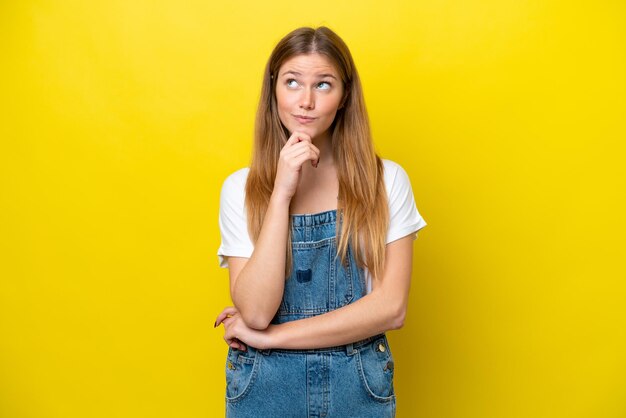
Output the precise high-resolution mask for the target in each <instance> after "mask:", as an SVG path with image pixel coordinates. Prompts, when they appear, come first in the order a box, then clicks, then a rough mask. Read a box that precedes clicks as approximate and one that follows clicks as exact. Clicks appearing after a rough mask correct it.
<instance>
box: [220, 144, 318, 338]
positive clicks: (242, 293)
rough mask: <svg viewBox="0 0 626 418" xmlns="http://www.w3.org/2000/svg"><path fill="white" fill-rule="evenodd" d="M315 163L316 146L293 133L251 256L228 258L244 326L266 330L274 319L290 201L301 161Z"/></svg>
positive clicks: (235, 300)
mask: <svg viewBox="0 0 626 418" xmlns="http://www.w3.org/2000/svg"><path fill="white" fill-rule="evenodd" d="M309 160H311V163H312V164H314V165H316V164H317V161H318V160H319V149H318V148H317V147H316V146H315V145H313V143H312V142H311V138H310V137H309V136H308V135H307V134H303V133H301V132H294V133H293V134H292V135H291V137H290V138H289V140H288V141H287V142H286V143H285V145H284V146H283V149H282V150H281V152H280V159H279V161H278V168H277V172H276V179H275V181H274V191H273V193H272V196H271V198H270V201H269V205H268V208H267V211H266V213H265V217H264V219H263V224H262V226H261V231H260V233H259V237H258V238H257V241H256V243H255V245H254V251H253V252H252V255H251V256H250V258H249V259H248V258H237V257H229V259H228V265H229V269H228V270H229V276H230V295H231V299H232V301H233V304H234V305H235V307H236V308H237V310H238V311H239V314H240V315H241V317H242V318H243V320H244V322H245V323H246V325H248V326H249V327H250V328H254V329H265V328H267V326H268V325H269V324H270V322H271V321H272V318H274V315H275V314H276V312H277V311H278V307H279V305H280V302H281V301H282V298H283V292H284V289H285V261H286V251H287V234H288V232H289V231H288V228H289V204H290V203H291V198H292V197H293V195H294V194H295V192H296V189H297V187H298V182H299V178H300V172H301V169H302V164H304V163H305V162H306V161H309Z"/></svg>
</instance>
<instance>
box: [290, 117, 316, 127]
mask: <svg viewBox="0 0 626 418" xmlns="http://www.w3.org/2000/svg"><path fill="white" fill-rule="evenodd" d="M293 117H294V118H295V119H296V120H297V121H298V122H299V123H300V124H302V125H306V124H307V123H311V122H313V121H314V120H315V119H317V118H303V117H300V116H295V115H293Z"/></svg>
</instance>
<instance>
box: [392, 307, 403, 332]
mask: <svg viewBox="0 0 626 418" xmlns="http://www.w3.org/2000/svg"><path fill="white" fill-rule="evenodd" d="M405 318H406V307H405V306H402V307H399V308H397V309H395V310H394V312H393V315H392V317H391V329H392V330H396V329H400V328H402V327H403V326H404V319H405Z"/></svg>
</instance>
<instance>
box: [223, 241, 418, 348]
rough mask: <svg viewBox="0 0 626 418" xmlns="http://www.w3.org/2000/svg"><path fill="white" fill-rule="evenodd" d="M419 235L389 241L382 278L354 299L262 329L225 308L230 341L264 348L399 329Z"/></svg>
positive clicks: (316, 344) (313, 344) (330, 342)
mask: <svg viewBox="0 0 626 418" xmlns="http://www.w3.org/2000/svg"><path fill="white" fill-rule="evenodd" d="M414 239H415V233H413V234H410V235H407V236H405V237H403V238H401V239H398V240H396V241H393V242H391V243H389V244H387V246H386V250H385V251H386V253H385V268H384V271H383V275H382V278H381V280H379V281H373V283H372V291H371V292H370V293H369V294H367V295H365V296H363V297H362V298H360V299H358V300H357V301H355V302H353V303H350V304H348V305H345V306H342V307H341V308H338V309H335V310H333V311H330V312H327V313H324V314H321V315H317V316H314V317H311V318H305V319H299V320H295V321H290V322H286V323H283V324H270V325H269V326H268V328H267V329H265V330H261V331H259V330H252V329H249V328H248V327H247V326H246V325H245V323H243V321H242V320H241V318H236V316H238V315H235V316H234V317H230V318H225V313H224V312H226V310H224V311H223V312H222V314H220V316H218V321H217V322H216V323H217V324H219V323H220V322H222V321H223V322H224V325H225V328H226V331H225V335H224V339H225V340H226V341H227V342H228V341H231V340H232V339H234V338H236V339H238V340H240V341H242V342H243V343H246V344H250V345H251V346H253V347H256V348H260V349H266V348H287V349H289V348H291V349H309V348H323V347H331V346H337V345H343V344H348V343H351V342H354V341H358V340H362V339H364V338H367V337H370V336H372V335H376V334H380V333H382V332H385V331H388V330H393V329H399V328H401V327H402V326H403V325H404V317H405V315H406V310H407V304H408V299H409V288H410V284H411V271H412V267H413V266H412V265H413V241H414ZM227 309H228V308H227ZM222 317H224V318H222Z"/></svg>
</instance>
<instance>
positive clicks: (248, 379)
mask: <svg viewBox="0 0 626 418" xmlns="http://www.w3.org/2000/svg"><path fill="white" fill-rule="evenodd" d="M258 357H259V355H258V353H257V351H256V350H255V349H254V348H253V347H250V346H248V349H247V350H246V351H241V350H237V349H234V348H232V347H228V356H227V357H226V401H227V402H236V401H240V400H241V399H243V398H244V397H245V396H246V394H247V393H249V392H250V389H251V388H252V385H253V384H254V381H255V380H256V375H257V369H258V362H259V358H258Z"/></svg>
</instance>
